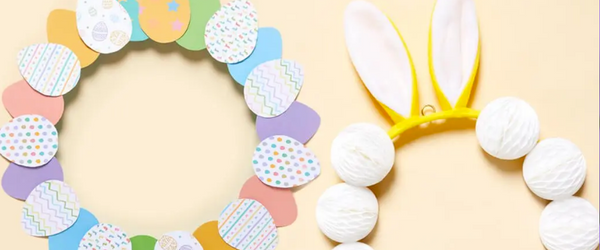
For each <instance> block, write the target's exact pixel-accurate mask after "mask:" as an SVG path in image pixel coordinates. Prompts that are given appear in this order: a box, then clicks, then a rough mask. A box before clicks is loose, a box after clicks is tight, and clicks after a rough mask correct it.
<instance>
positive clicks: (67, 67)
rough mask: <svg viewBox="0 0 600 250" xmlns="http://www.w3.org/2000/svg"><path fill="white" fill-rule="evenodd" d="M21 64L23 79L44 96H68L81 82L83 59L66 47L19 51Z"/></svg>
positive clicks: (43, 46)
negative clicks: (80, 60)
mask: <svg viewBox="0 0 600 250" xmlns="http://www.w3.org/2000/svg"><path fill="white" fill-rule="evenodd" d="M17 60H18V62H19V71H20V72H21V75H22V76H23V78H25V80H26V81H27V83H29V85H30V86H31V87H32V88H33V89H35V90H36V91H37V92H40V93H41V94H43V95H47V96H61V95H64V94H66V93H69V91H71V90H72V89H73V88H74V87H75V85H77V82H78V81H79V74H80V73H81V66H80V64H79V59H77V56H76V55H75V53H73V51H71V50H70V49H69V48H67V47H65V46H63V45H60V44H53V43H42V44H35V45H31V46H28V47H26V48H24V49H22V50H21V51H19V56H18V57H17Z"/></svg>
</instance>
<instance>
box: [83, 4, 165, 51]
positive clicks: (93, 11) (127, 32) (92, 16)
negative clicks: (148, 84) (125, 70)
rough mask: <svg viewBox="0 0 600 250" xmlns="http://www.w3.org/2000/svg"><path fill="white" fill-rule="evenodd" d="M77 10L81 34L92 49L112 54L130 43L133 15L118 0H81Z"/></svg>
mask: <svg viewBox="0 0 600 250" xmlns="http://www.w3.org/2000/svg"><path fill="white" fill-rule="evenodd" d="M165 8H166V7H165ZM76 12H77V30H78V31H79V36H80V37H81V40H82V41H83V42H84V43H85V44H86V45H87V46H88V47H90V49H93V50H94V51H96V52H98V53H101V54H110V53H114V52H117V51H119V50H121V49H122V48H123V47H125V45H127V43H129V38H130V37H131V32H132V31H133V25H132V23H131V17H129V13H127V10H125V8H123V6H122V5H121V4H119V2H117V1H116V0H102V1H98V0H79V1H78V2H77V10H76Z"/></svg>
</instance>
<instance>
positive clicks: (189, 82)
mask: <svg viewBox="0 0 600 250" xmlns="http://www.w3.org/2000/svg"><path fill="white" fill-rule="evenodd" d="M349 1H350V0H302V1H300V0H254V1H253V2H254V3H255V5H256V8H257V9H258V12H259V15H260V25H261V26H262V27H265V26H274V27H276V28H278V29H279V30H280V31H281V33H282V35H283V40H284V46H283V47H284V51H283V54H284V57H285V58H289V59H294V60H297V61H299V62H300V63H302V64H303V65H304V66H305V69H306V78H305V85H304V87H303V90H302V92H301V95H300V97H299V100H300V101H301V102H304V103H306V104H308V105H310V106H311V107H313V108H314V109H315V110H317V112H318V113H319V114H320V115H321V117H322V125H321V128H320V130H319V132H318V134H317V135H316V137H315V138H314V139H313V140H312V141H311V142H310V143H309V147H310V148H312V149H313V150H314V151H315V152H316V154H317V155H318V156H319V157H320V160H321V161H322V165H323V172H322V175H321V177H320V178H319V179H318V180H316V181H314V182H313V183H311V184H310V185H308V186H306V187H305V188H303V189H301V190H300V191H298V192H296V194H295V197H296V199H297V203H298V205H299V217H298V220H297V221H296V223H294V224H293V225H292V226H290V227H286V228H282V229H280V230H279V232H280V237H281V241H280V242H281V243H280V246H279V248H278V249H282V250H309V249H310V250H313V249H314V250H326V249H331V248H333V243H331V242H329V241H328V240H327V239H326V238H325V237H324V236H322V235H321V233H320V232H319V230H318V228H317V224H316V221H315V215H314V214H315V205H316V202H317V199H318V198H319V196H320V194H321V193H322V192H323V191H324V190H325V189H326V188H327V187H329V186H331V185H333V184H335V183H338V182H339V180H338V179H337V177H336V176H335V174H334V172H333V170H332V168H331V166H330V163H329V147H330V143H331V141H332V140H333V138H334V137H335V136H336V134H337V133H338V132H339V131H340V130H341V129H343V128H344V127H345V126H347V125H349V124H351V123H355V122H371V123H376V124H378V125H380V126H382V127H384V128H386V129H387V128H389V127H390V126H391V123H390V121H389V120H387V119H386V118H385V117H384V116H383V113H382V112H381V110H380V109H379V108H378V107H377V106H376V105H375V104H374V102H373V101H372V99H371V98H370V97H369V95H368V94H367V92H366V91H365V89H364V87H363V86H362V85H361V83H360V82H359V81H358V79H357V77H356V75H355V73H354V71H353V68H352V65H351V63H350V61H349V59H348V56H347V53H346V48H345V45H344V33H343V28H342V27H343V25H342V24H343V22H342V20H343V19H342V17H343V12H344V8H345V6H346V4H347V3H348V2H349ZM372 1H373V2H375V3H376V4H377V5H378V6H379V7H380V8H381V9H383V10H386V12H387V14H388V15H389V16H390V17H391V19H392V20H393V21H394V22H395V23H396V24H397V26H398V28H399V29H400V30H401V32H402V33H403V36H404V39H405V41H406V43H407V45H408V47H409V49H410V51H411V53H412V56H413V59H414V62H415V66H416V70H417V74H418V81H419V92H420V99H421V105H425V104H434V105H436V106H438V105H437V103H436V101H435V100H436V99H435V97H434V95H433V88H432V86H431V80H430V77H429V73H428V62H427V39H428V27H429V19H430V14H431V11H432V7H433V4H434V0H418V1H417V0H396V1H386V0H372ZM75 4H76V1H75V0H46V1H11V2H7V3H5V5H4V7H3V8H1V10H0V23H1V25H2V31H3V35H2V41H1V44H2V46H1V47H0V55H2V57H1V58H0V79H1V80H0V85H1V87H2V89H4V87H6V86H8V85H9V84H12V83H13V82H15V81H17V80H19V79H20V75H19V72H18V70H17V65H16V62H15V60H16V55H17V52H18V51H19V50H20V49H21V48H22V47H25V46H27V45H29V44H32V43H39V42H46V33H45V30H46V17H47V15H48V13H49V12H50V11H51V10H53V9H56V8H66V9H72V10H73V9H75ZM476 5H477V12H478V15H479V20H480V24H481V40H482V58H481V65H480V70H479V78H478V82H477V86H476V90H475V95H474V100H473V102H472V107H474V108H477V109H481V108H483V107H484V105H485V104H486V103H488V102H490V101H491V100H493V99H495V98H498V97H501V96H507V95H512V96H518V97H520V98H523V99H525V100H526V101H528V102H529V103H530V104H531V105H532V106H533V107H534V108H535V109H536V110H537V112H538V115H539V117H540V120H541V124H542V137H545V138H547V137H555V136H560V137H565V138H568V139H570V140H572V141H573V142H575V143H576V144H577V145H579V147H581V149H582V150H583V152H584V154H585V156H586V159H587V163H588V167H589V172H588V174H589V175H588V178H587V183H586V185H585V188H584V189H583V191H582V192H580V195H582V196H583V197H585V198H587V199H589V200H590V201H591V202H592V203H593V204H594V205H595V206H596V207H598V197H599V196H598V190H599V187H598V176H599V173H598V152H599V148H598V146H599V134H598V132H599V124H598V122H599V117H598V116H599V115H598V114H599V110H598V108H599V100H598V93H599V89H598V82H599V78H598V67H599V65H598V55H599V51H598V46H599V42H598V31H599V27H598V20H599V19H598V9H599V6H598V1H597V0H572V1H565V0H528V1H523V0H503V1H492V0H476ZM79 84H80V85H79V87H77V88H76V90H75V91H74V92H72V93H70V94H68V95H67V97H66V103H67V108H66V111H65V114H64V117H63V119H62V121H61V122H60V124H59V126H58V127H59V129H60V136H61V137H60V143H61V144H60V151H59V155H58V159H59V160H60V162H61V164H62V166H63V168H64V171H65V177H66V182H68V183H69V184H71V185H72V186H73V187H74V189H75V190H76V191H77V193H78V195H79V198H80V200H81V204H82V206H83V207H85V208H87V209H89V210H90V211H92V212H93V213H94V214H95V215H96V216H97V217H98V218H99V219H100V220H101V221H102V222H108V223H113V224H117V225H120V226H122V227H124V228H125V230H126V231H128V232H129V234H130V235H132V236H133V235H137V234H149V235H152V236H155V237H159V236H160V235H161V234H162V233H165V232H169V231H174V230H187V231H194V230H195V229H196V228H197V227H198V226H200V225H201V224H203V223H204V222H206V221H209V220H215V219H217V217H218V215H219V212H220V211H221V209H222V208H223V207H224V206H225V205H226V204H227V203H228V202H230V201H232V200H233V199H235V198H236V196H237V193H238V191H239V189H240V188H241V186H242V184H243V183H244V181H245V180H246V179H247V178H248V177H250V176H251V175H252V170H251V168H250V166H249V164H248V163H249V159H250V157H251V154H252V150H253V147H254V146H255V145H256V144H257V143H258V138H257V135H256V133H255V132H254V120H253V119H254V118H253V117H252V115H251V114H250V111H249V110H248V109H247V108H246V106H245V103H244V100H243V96H242V94H241V93H242V88H241V87H240V86H238V85H237V84H235V83H234V82H233V81H232V80H231V78H230V76H229V75H228V73H227V68H226V66H225V65H223V64H219V63H216V62H215V61H213V60H212V58H210V57H209V56H208V54H207V53H206V52H199V53H198V52H187V51H184V50H183V49H181V48H179V47H178V46H177V45H176V44H170V45H159V44H156V43H153V42H143V43H132V44H129V45H127V47H126V49H125V50H123V51H121V52H119V53H116V54H113V55H108V56H101V57H100V59H99V60H98V61H97V62H96V63H95V64H94V65H92V66H91V67H89V68H86V69H84V71H83V79H82V81H81V82H80V83H79ZM438 107H439V106H438ZM0 116H1V119H0V120H1V121H2V122H6V121H8V120H9V115H8V114H7V113H6V112H1V114H0ZM396 145H397V161H396V166H395V167H394V170H393V172H392V173H391V175H390V176H388V178H387V179H386V180H385V181H384V182H383V183H381V184H380V185H377V186H375V187H373V190H374V191H375V192H376V194H377V196H378V198H379V202H380V206H381V212H380V219H379V224H378V226H377V228H376V230H375V231H374V232H373V234H372V236H370V237H369V238H368V239H367V240H366V242H368V243H369V244H371V245H372V246H373V247H374V248H375V249H378V250H382V249H462V250H468V249H498V250H503V249H543V247H542V246H541V243H540V242H539V239H538V233H537V230H538V219H539V216H540V213H541V210H542V209H543V208H544V206H545V204H546V202H544V201H542V200H540V199H537V198H536V197H535V196H534V195H532V194H531V193H530V192H529V190H528V189H527V187H526V186H525V184H524V182H523V181H522V176H521V164H522V160H519V161H512V162H503V161H499V160H495V159H492V158H490V157H488V156H487V155H486V154H484V153H483V152H482V150H481V149H480V147H479V145H478V143H477V140H476V138H475V132H474V123H473V122H469V121H453V122H449V123H447V124H443V125H439V124H438V125H436V124H433V125H431V126H429V127H427V128H420V129H415V130H411V131H409V132H408V133H406V134H405V135H403V136H402V137H401V138H400V140H399V142H398V143H396ZM7 165H8V163H5V164H4V163H3V164H1V166H0V171H2V172H4V169H5V168H6V166H7ZM21 206H22V202H20V201H17V200H14V199H12V198H10V197H8V196H7V195H4V194H2V195H0V211H1V213H0V222H1V223H0V242H2V249H27V250H42V249H47V241H46V240H45V239H37V238H33V237H29V236H27V235H26V234H25V233H24V232H23V231H22V230H21V228H20V213H21Z"/></svg>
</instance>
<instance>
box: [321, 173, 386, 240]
mask: <svg viewBox="0 0 600 250" xmlns="http://www.w3.org/2000/svg"><path fill="white" fill-rule="evenodd" d="M378 215H379V204H378V203H377V198H376V197H375V195H374V194H373V192H371V190H369V189H368V188H365V187H356V186H352V185H349V184H346V183H341V184H337V185H334V186H331V187H330V188H328V189H327V190H325V192H324V193H323V194H322V195H321V197H320V198H319V201H318V202H317V211H316V216H317V224H318V225H319V228H320V229H321V231H322V232H323V234H325V235H326V236H327V237H329V238H330V239H332V240H333V241H336V242H340V243H351V242H356V241H359V240H362V239H363V238H365V237H367V235H369V233H371V231H372V230H373V228H374V227H375V224H376V223H377V217H378Z"/></svg>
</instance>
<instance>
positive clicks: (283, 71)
mask: <svg viewBox="0 0 600 250" xmlns="http://www.w3.org/2000/svg"><path fill="white" fill-rule="evenodd" d="M303 83H304V68H303V67H302V65H300V64H298V63H296V62H294V61H291V60H273V61H268V62H265V63H262V64H260V65H258V66H257V67H256V68H254V70H252V72H251V73H250V75H249V76H248V79H246V84H245V85H244V98H245V99H246V104H247V105H248V107H249V108H250V110H252V112H254V113H255V114H256V115H258V116H262V117H275V116H279V115H281V114H283V112H285V111H286V110H287V109H288V108H289V107H290V106H291V105H292V103H293V102H294V100H296V97H297V96H298V93H300V89H301V88H302V84H303Z"/></svg>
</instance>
